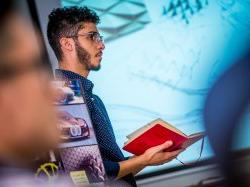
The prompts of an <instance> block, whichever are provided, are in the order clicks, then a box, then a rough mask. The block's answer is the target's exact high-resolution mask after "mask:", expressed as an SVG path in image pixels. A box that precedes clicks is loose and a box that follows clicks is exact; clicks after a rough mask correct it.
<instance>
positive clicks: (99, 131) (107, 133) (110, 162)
mask: <svg viewBox="0 0 250 187" xmlns="http://www.w3.org/2000/svg"><path fill="white" fill-rule="evenodd" d="M55 76H56V78H59V79H63V80H72V79H78V80H80V81H81V84H82V87H83V90H84V95H85V100H86V103H87V106H88V108H89V112H90V116H91V120H92V123H93V126H94V129H95V133H96V138H97V142H98V144H99V148H100V151H101V155H102V158H103V163H104V167H105V170H106V173H107V176H108V178H109V179H110V180H113V179H115V178H116V177H117V175H118V173H119V169H120V167H119V163H118V162H120V161H123V160H126V158H125V157H124V156H123V154H122V152H121V150H120V148H119V146H118V145H117V143H116V139H115V135H114V131H113V128H112V125H111V122H110V119H109V116H108V113H107V111H106V108H105V106H104V104H103V102H102V100H101V99H100V98H99V97H98V96H97V95H94V94H93V93H92V90H93V87H94V84H93V83H92V82H91V81H90V80H88V79H86V78H85V77H83V76H81V75H79V74H76V73H74V72H71V71H67V70H60V69H57V70H56V71H55ZM121 182H123V183H124V182H125V183H126V184H129V186H136V182H135V179H134V176H133V175H132V174H130V175H127V176H125V177H123V178H122V179H121Z"/></svg>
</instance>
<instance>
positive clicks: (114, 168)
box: [103, 161, 120, 180]
mask: <svg viewBox="0 0 250 187" xmlns="http://www.w3.org/2000/svg"><path fill="white" fill-rule="evenodd" d="M103 164H104V167H105V171H106V173H107V176H108V178H109V180H114V179H116V178H117V176H118V173H119V170H120V165H119V163H118V162H113V161H103Z"/></svg>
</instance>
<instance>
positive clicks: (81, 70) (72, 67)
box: [59, 61, 89, 78]
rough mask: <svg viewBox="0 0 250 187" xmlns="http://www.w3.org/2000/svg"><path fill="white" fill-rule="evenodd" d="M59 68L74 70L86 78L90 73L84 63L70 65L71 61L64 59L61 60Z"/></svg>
mask: <svg viewBox="0 0 250 187" xmlns="http://www.w3.org/2000/svg"><path fill="white" fill-rule="evenodd" d="M59 69H62V70H67V71H72V72H74V73H77V74H79V75H81V76H83V77H85V78H87V77H88V75H89V70H87V69H86V68H85V67H84V66H83V65H71V64H70V65H69V63H65V62H63V61H61V62H59Z"/></svg>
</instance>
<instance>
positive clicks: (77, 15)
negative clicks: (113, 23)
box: [47, 7, 105, 70]
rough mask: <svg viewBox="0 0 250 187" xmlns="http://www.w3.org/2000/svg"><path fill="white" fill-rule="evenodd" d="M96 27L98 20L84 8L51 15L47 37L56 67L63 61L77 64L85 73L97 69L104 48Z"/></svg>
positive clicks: (69, 9)
mask: <svg viewBox="0 0 250 187" xmlns="http://www.w3.org/2000/svg"><path fill="white" fill-rule="evenodd" d="M98 23H99V17H98V16H97V15H96V13H95V12H94V11H92V10H90V9H89V8H87V7H81V8H77V7H69V8H57V9H54V10H53V11H52V12H51V14H50V15H49V22H48V29H47V36H48V40H49V43H50V45H51V47H52V49H53V50H54V52H55V55H56V57H57V59H58V61H59V63H60V62H62V61H65V60H66V61H67V62H69V63H74V62H77V63H80V64H81V65H82V67H83V68H85V69H86V70H98V69H100V66H101V64H100V63H101V60H102V51H103V50H104V48H105V47H104V43H103V41H102V39H101V37H100V34H99V32H98V30H97V28H96V25H97V24H98ZM68 65H70V64H68Z"/></svg>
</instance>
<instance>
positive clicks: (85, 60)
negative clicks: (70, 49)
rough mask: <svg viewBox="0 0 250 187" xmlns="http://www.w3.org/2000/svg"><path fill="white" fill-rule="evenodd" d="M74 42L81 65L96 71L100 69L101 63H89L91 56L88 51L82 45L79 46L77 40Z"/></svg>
mask: <svg viewBox="0 0 250 187" xmlns="http://www.w3.org/2000/svg"><path fill="white" fill-rule="evenodd" d="M75 44H76V53H77V57H78V60H79V62H80V63H81V64H82V65H84V66H85V67H86V69H87V70H89V71H90V70H93V71H98V70H99V69H101V64H99V65H98V66H93V65H92V64H91V56H90V54H89V52H88V51H87V50H86V49H84V48H83V47H82V46H80V44H79V42H78V41H76V42H75Z"/></svg>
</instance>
